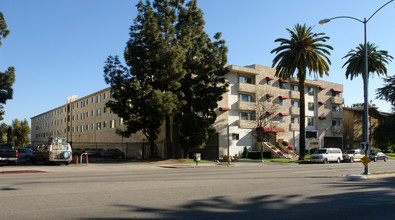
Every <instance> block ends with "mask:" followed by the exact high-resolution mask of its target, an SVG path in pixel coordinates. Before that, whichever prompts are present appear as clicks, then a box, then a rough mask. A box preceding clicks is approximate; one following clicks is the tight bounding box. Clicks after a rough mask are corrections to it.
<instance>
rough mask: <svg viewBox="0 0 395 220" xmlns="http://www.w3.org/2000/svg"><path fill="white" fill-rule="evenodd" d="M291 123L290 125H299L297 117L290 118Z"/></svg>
mask: <svg viewBox="0 0 395 220" xmlns="http://www.w3.org/2000/svg"><path fill="white" fill-rule="evenodd" d="M291 123H292V124H299V117H297V116H292V117H291Z"/></svg>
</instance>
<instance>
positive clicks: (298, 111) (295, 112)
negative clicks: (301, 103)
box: [291, 107, 300, 115]
mask: <svg viewBox="0 0 395 220" xmlns="http://www.w3.org/2000/svg"><path fill="white" fill-rule="evenodd" d="M299 114H300V108H296V107H291V115H299Z"/></svg>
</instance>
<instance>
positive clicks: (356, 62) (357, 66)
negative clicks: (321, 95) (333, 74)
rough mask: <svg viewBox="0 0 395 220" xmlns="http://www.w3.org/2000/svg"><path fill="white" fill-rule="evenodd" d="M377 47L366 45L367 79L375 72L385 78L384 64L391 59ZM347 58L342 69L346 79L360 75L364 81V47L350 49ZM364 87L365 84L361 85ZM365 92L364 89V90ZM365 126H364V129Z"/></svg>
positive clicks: (362, 45) (385, 69)
mask: <svg viewBox="0 0 395 220" xmlns="http://www.w3.org/2000/svg"><path fill="white" fill-rule="evenodd" d="M377 48H378V47H377V46H376V45H375V44H373V43H370V42H368V43H367V52H368V73H367V76H368V78H369V76H370V74H371V73H374V72H376V73H377V75H378V76H380V75H384V76H387V68H386V64H388V63H389V62H390V61H391V60H392V59H393V57H392V56H391V55H389V54H388V52H387V51H385V50H378V49H377ZM344 58H348V59H347V61H346V62H345V63H344V65H343V67H345V66H347V67H346V79H348V77H350V80H353V78H355V77H358V76H359V75H360V74H362V80H363V81H365V80H367V79H365V74H363V73H364V72H365V45H364V44H359V46H358V47H356V48H355V49H351V50H350V51H349V52H348V54H347V55H346V56H344V57H343V59H344ZM372 76H373V75H372ZM363 85H364V87H365V83H364V84H363ZM364 91H366V88H364ZM365 126H366V125H364V127H365ZM363 137H365V129H363Z"/></svg>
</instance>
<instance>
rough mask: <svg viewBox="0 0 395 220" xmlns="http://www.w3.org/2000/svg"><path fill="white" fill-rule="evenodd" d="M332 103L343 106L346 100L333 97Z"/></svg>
mask: <svg viewBox="0 0 395 220" xmlns="http://www.w3.org/2000/svg"><path fill="white" fill-rule="evenodd" d="M331 102H332V105H333V104H334V105H342V104H343V102H344V99H343V98H342V97H332V98H331Z"/></svg>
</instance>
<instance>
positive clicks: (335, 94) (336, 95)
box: [332, 91, 340, 97]
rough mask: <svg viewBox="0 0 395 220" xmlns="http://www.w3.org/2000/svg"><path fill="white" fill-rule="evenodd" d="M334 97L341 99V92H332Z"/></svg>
mask: <svg viewBox="0 0 395 220" xmlns="http://www.w3.org/2000/svg"><path fill="white" fill-rule="evenodd" d="M332 97H340V92H336V91H332Z"/></svg>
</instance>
